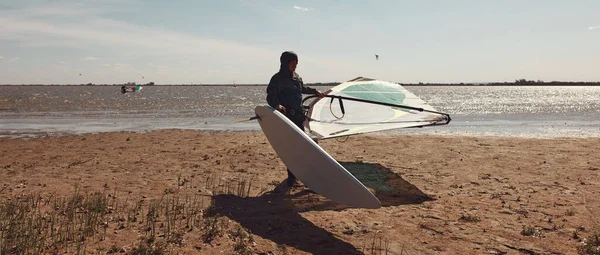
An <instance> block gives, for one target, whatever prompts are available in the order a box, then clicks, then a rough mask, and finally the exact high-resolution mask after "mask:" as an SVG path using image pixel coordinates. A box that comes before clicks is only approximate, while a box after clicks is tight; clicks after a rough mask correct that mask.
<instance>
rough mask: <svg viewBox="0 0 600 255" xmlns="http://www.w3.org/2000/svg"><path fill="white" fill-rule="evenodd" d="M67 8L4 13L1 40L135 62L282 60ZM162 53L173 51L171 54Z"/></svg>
mask: <svg viewBox="0 0 600 255" xmlns="http://www.w3.org/2000/svg"><path fill="white" fill-rule="evenodd" d="M69 8H71V9H68V10H57V8H48V9H45V10H43V9H40V8H36V9H34V10H33V11H30V10H29V9H21V11H19V12H3V11H0V24H2V26H0V40H11V41H17V42H18V43H19V45H21V46H23V47H49V46H50V47H66V48H81V47H88V48H93V47H104V48H107V49H109V50H110V51H119V53H120V52H121V51H126V52H128V53H130V54H131V55H137V56H148V55H161V54H163V55H169V56H172V55H174V54H179V55H185V56H189V55H218V54H221V56H232V57H233V56H238V57H237V58H238V59H239V58H240V56H243V57H244V58H257V57H261V58H264V57H265V55H268V56H270V55H273V56H277V55H278V53H277V52H271V51H269V50H266V49H263V48H260V47H256V46H251V45H247V44H244V43H240V42H235V41H230V40H222V39H214V38H208V37H203V36H199V35H193V34H185V33H181V32H176V31H171V30H168V29H165V28H160V27H149V26H142V25H136V24H132V23H127V22H123V21H117V20H113V19H108V18H103V17H101V16H100V15H94V13H90V12H89V11H88V10H85V9H84V10H81V11H80V12H78V10H79V9H77V8H80V7H77V5H74V6H71V7H69ZM32 13H35V15H37V16H36V18H31V15H33V14H32ZM40 16H41V18H40ZM140 38H144V39H143V40H140ZM164 49H169V51H168V53H167V51H164ZM91 58H93V57H88V58H86V60H92V59H91ZM94 59H95V58H94ZM275 59H276V58H275Z"/></svg>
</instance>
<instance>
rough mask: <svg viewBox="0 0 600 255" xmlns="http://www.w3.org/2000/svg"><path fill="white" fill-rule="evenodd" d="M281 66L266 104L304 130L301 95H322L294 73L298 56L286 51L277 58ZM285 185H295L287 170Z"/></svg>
mask: <svg viewBox="0 0 600 255" xmlns="http://www.w3.org/2000/svg"><path fill="white" fill-rule="evenodd" d="M279 61H280V63H281V66H280V67H279V72H277V73H276V74H274V75H273V77H271V81H270V82H269V86H268V87H267V102H268V103H269V105H270V106H271V107H273V108H275V109H277V110H278V111H280V112H281V113H283V114H285V116H286V117H288V119H290V120H291V121H292V122H294V124H296V126H298V127H299V128H300V129H302V130H304V120H305V118H306V116H305V115H304V109H303V108H302V94H312V95H317V96H318V97H321V98H322V97H323V93H321V92H319V91H318V90H316V89H313V88H309V87H306V86H304V83H303V82H302V78H301V77H300V75H298V74H297V73H296V67H297V66H298V55H296V53H294V52H293V51H286V52H283V53H282V54H281V57H280V58H279ZM287 173H288V178H287V184H288V185H289V186H292V185H294V183H296V176H294V174H293V173H292V172H290V170H289V169H288V170H287Z"/></svg>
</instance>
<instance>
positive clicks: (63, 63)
mask: <svg viewBox="0 0 600 255" xmlns="http://www.w3.org/2000/svg"><path fill="white" fill-rule="evenodd" d="M58 63H59V64H61V65H65V64H67V62H65V61H60V62H58Z"/></svg>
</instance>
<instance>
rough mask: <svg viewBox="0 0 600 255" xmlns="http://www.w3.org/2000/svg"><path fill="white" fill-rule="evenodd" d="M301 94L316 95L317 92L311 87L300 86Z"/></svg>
mask: <svg viewBox="0 0 600 255" xmlns="http://www.w3.org/2000/svg"><path fill="white" fill-rule="evenodd" d="M302 94H313V95H314V94H317V90H316V89H313V88H311V87H306V86H302Z"/></svg>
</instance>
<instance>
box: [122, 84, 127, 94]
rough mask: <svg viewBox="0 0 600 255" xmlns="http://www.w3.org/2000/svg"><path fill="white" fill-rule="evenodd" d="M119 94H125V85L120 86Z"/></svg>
mask: <svg viewBox="0 0 600 255" xmlns="http://www.w3.org/2000/svg"><path fill="white" fill-rule="evenodd" d="M121 93H122V94H125V93H127V88H126V87H125V85H123V86H121Z"/></svg>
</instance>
